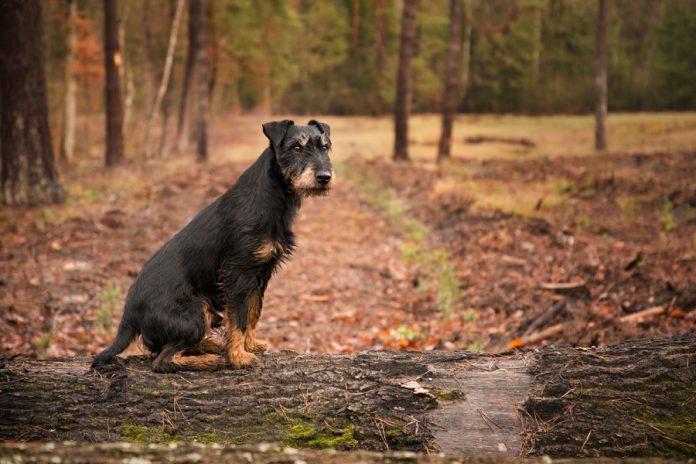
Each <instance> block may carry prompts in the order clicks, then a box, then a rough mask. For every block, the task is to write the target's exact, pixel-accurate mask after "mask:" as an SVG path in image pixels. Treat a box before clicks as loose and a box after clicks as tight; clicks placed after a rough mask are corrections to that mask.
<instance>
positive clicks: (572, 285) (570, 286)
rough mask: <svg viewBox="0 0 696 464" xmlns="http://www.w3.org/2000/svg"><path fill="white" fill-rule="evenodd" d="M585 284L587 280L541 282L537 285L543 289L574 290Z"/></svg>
mask: <svg viewBox="0 0 696 464" xmlns="http://www.w3.org/2000/svg"><path fill="white" fill-rule="evenodd" d="M586 285H587V282H586V281H584V280H583V281H582V282H557V283H556V282H542V283H541V284H539V287H541V288H543V289H544V290H575V289H577V288H583V287H584V286H586Z"/></svg>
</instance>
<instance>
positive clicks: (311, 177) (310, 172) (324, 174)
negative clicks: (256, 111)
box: [263, 119, 335, 196]
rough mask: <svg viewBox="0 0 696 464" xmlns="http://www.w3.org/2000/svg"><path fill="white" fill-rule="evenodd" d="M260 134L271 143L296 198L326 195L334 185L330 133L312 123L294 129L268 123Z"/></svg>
mask: <svg viewBox="0 0 696 464" xmlns="http://www.w3.org/2000/svg"><path fill="white" fill-rule="evenodd" d="M263 133H264V134H265V135H266V137H268V140H270V143H271V148H272V150H273V153H274V154H275V157H276V160H277V161H278V165H279V166H280V170H281V172H282V173H283V177H284V178H285V181H286V182H287V183H288V185H290V187H291V188H292V189H293V190H294V191H295V192H296V193H297V194H299V195H302V196H313V195H326V194H328V192H329V190H331V187H332V186H333V183H334V178H335V174H334V170H333V166H332V165H331V160H330V159H329V152H330V151H331V139H330V138H329V137H330V135H331V129H329V126H328V125H327V124H324V123H323V122H319V121H315V120H311V121H309V122H308V123H307V125H306V126H296V125H295V123H294V122H292V121H289V120H287V119H286V120H283V121H274V122H267V123H265V124H264V125H263Z"/></svg>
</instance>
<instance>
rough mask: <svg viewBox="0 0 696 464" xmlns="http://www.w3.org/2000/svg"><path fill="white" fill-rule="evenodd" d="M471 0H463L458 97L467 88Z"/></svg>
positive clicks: (471, 21)
mask: <svg viewBox="0 0 696 464" xmlns="http://www.w3.org/2000/svg"><path fill="white" fill-rule="evenodd" d="M473 12H474V10H473V8H472V7H471V0H464V43H463V44H462V79H461V93H460V95H459V97H460V98H464V96H465V95H466V92H467V90H469V70H470V69H471V30H472V24H473V21H474V18H473Z"/></svg>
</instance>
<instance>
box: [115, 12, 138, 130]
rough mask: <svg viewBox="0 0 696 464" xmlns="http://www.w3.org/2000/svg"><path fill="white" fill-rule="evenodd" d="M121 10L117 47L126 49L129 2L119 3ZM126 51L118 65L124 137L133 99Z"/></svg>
mask: <svg viewBox="0 0 696 464" xmlns="http://www.w3.org/2000/svg"><path fill="white" fill-rule="evenodd" d="M121 5H122V6H123V7H122V8H121V12H120V14H119V22H118V40H119V48H120V49H121V50H125V49H126V38H127V35H126V24H127V23H128V15H129V14H130V7H131V2H124V3H122V4H121ZM126 58H127V55H126V53H121V65H120V66H119V77H120V79H121V83H122V89H121V91H122V96H123V134H124V138H126V139H128V134H130V133H131V129H132V127H131V121H132V119H133V100H134V98H135V84H133V71H132V70H131V69H130V63H129V62H128V60H126Z"/></svg>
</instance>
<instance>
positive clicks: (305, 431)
mask: <svg viewBox="0 0 696 464" xmlns="http://www.w3.org/2000/svg"><path fill="white" fill-rule="evenodd" d="M354 431H355V428H354V427H353V426H352V425H351V424H344V425H342V426H341V427H332V428H331V429H329V428H328V427H326V428H323V429H321V430H319V429H317V427H316V426H315V425H314V424H313V423H312V422H310V421H309V420H307V419H305V418H299V419H292V420H291V422H290V423H289V424H288V425H287V426H286V427H285V429H284V430H283V443H285V444H287V445H290V446H294V447H296V448H315V449H326V448H338V449H347V448H352V447H355V446H358V441H357V440H356V439H355V436H354Z"/></svg>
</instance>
